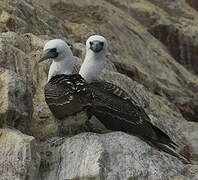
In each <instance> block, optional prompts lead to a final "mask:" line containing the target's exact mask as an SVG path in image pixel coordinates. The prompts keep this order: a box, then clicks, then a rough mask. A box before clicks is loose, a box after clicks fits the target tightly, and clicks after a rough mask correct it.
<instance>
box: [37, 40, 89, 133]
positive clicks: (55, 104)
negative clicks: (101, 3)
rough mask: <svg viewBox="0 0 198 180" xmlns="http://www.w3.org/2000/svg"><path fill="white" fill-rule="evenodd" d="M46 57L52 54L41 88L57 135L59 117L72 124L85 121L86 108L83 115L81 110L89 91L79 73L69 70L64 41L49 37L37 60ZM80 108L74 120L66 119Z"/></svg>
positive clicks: (70, 62)
mask: <svg viewBox="0 0 198 180" xmlns="http://www.w3.org/2000/svg"><path fill="white" fill-rule="evenodd" d="M49 58H52V59H53V62H52V64H51V66H50V69H49V73H48V82H47V84H46V85H45V88H44V94H45V101H46V103H47V104H48V106H49V108H50V110H51V112H52V114H53V115H54V116H55V118H56V119H57V120H58V122H59V128H58V135H61V134H62V124H63V121H68V124H69V125H72V124H74V126H76V127H78V125H80V124H83V123H84V122H85V121H86V118H87V117H86V112H85V115H84V114H83V112H84V111H83V110H84V107H85V105H87V104H88V103H89V101H88V100H89V99H90V98H89V95H90V93H88V90H87V89H86V88H85V84H86V83H85V81H84V79H83V78H82V77H81V76H80V75H79V74H72V71H73V68H74V62H75V59H74V57H73V54H72V52H71V49H70V47H69V46H68V45H67V43H66V42H65V41H63V40H61V39H53V40H50V41H48V42H47V43H46V44H45V46H44V55H43V56H42V57H41V59H40V61H39V62H42V61H44V60H47V59H49ZM81 112H82V114H81V115H80V116H79V118H76V119H77V120H76V121H75V122H69V121H72V118H71V119H69V117H71V116H73V115H77V114H79V113H81ZM80 118H82V119H83V120H80ZM78 119H79V120H78ZM73 121H74V120H73Z"/></svg>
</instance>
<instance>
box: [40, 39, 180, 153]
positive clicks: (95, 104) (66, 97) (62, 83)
mask: <svg viewBox="0 0 198 180" xmlns="http://www.w3.org/2000/svg"><path fill="white" fill-rule="evenodd" d="M106 50H107V41H106V39H105V38H104V37H102V36H91V37H90V38H89V39H88V40H87V42H86V57H85V60H84V62H83V64H82V66H81V69H80V72H79V74H72V71H73V66H74V57H73V55H72V52H71V50H70V48H69V46H68V45H67V44H66V43H65V42H64V41H62V40H60V39H54V40H51V41H48V42H47V43H46V45H45V47H44V55H43V57H41V59H40V62H42V61H44V60H46V59H49V58H53V62H52V64H51V66H50V70H49V74H48V83H47V84H46V85H45V89H44V92H45V99H46V102H47V104H48V106H49V108H50V110H51V112H52V113H53V115H54V116H55V117H56V118H57V119H59V120H62V119H64V118H66V117H69V116H72V115H74V114H76V113H79V112H82V111H84V110H86V111H87V114H88V116H90V115H95V116H96V117H97V118H98V119H99V120H100V121H101V122H102V123H103V124H104V125H105V126H106V128H108V129H110V130H113V131H123V132H126V133H129V134H133V135H135V136H138V137H140V138H141V139H143V140H144V141H146V142H148V143H149V144H151V145H155V146H156V147H158V148H160V149H161V150H163V151H165V152H168V153H170V154H172V155H174V156H176V157H179V156H178V155H177V154H176V153H175V152H174V151H173V150H171V149H170V148H172V149H175V148H176V146H177V145H176V144H175V143H174V142H173V141H172V140H171V139H170V138H169V136H168V135H166V134H165V133H164V132H162V131H161V130H160V129H159V128H157V127H155V126H154V125H152V124H151V123H150V119H149V117H148V116H147V114H146V113H145V112H144V109H143V108H141V107H139V106H138V105H137V104H136V103H135V102H134V101H133V100H132V99H131V97H130V96H129V95H128V94H127V93H126V92H125V91H124V90H122V89H121V88H120V87H118V86H115V85H114V84H111V83H108V82H105V81H102V80H101V78H100V73H101V71H102V69H103V68H104V64H105V55H106ZM59 127H60V126H59ZM59 131H60V128H59Z"/></svg>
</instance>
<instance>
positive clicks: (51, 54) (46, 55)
mask: <svg viewBox="0 0 198 180" xmlns="http://www.w3.org/2000/svg"><path fill="white" fill-rule="evenodd" d="M57 56H58V53H57V52H56V50H54V49H49V50H45V51H44V55H43V56H42V57H41V58H40V60H39V63H40V62H43V61H45V60H47V59H50V58H56V57H57Z"/></svg>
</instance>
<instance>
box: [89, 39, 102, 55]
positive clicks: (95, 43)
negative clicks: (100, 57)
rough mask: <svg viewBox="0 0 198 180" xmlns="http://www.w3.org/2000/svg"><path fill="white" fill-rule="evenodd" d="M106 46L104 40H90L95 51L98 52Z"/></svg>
mask: <svg viewBox="0 0 198 180" xmlns="http://www.w3.org/2000/svg"><path fill="white" fill-rule="evenodd" d="M103 46H104V42H102V41H90V49H91V50H92V51H93V52H95V53H98V52H100V51H101V50H102V49H103Z"/></svg>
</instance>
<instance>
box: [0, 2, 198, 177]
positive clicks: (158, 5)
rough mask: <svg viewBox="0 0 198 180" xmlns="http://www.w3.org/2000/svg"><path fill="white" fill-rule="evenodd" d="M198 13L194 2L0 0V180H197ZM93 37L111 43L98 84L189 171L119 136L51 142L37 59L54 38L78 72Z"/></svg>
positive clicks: (43, 72)
mask: <svg viewBox="0 0 198 180" xmlns="http://www.w3.org/2000/svg"><path fill="white" fill-rule="evenodd" d="M197 10H198V4H197V2H196V0H194V1H193V0H190V1H187V0H186V1H185V0H166V1H164V0H123V1H120V0H96V1H92V0H84V1H82V0H75V1H72V0H60V1H56V0H15V1H9V0H2V1H0V65H1V67H0V128H1V130H0V175H1V176H0V179H2V180H12V179H17V180H25V179H30V180H37V179H38V180H39V179H40V180H63V179H98V180H99V179H101V180H103V179H107V180H114V179H123V180H124V179H138V180H139V179H156V180H157V179H182V180H183V179H198V151H197V148H198V60H197V55H198V53H197V52H198V46H197V45H198V38H197V37H198V33H197V32H198V31H197V30H198V12H197ZM93 34H101V35H103V36H105V37H106V38H107V40H108V42H109V49H108V55H107V59H108V62H107V64H106V68H105V70H104V71H103V74H102V76H103V78H104V79H105V80H107V81H110V82H113V83H115V84H117V85H119V86H120V87H122V88H123V89H125V90H126V91H127V92H129V94H130V95H131V96H132V98H134V100H135V101H136V102H137V103H139V104H140V105H141V106H142V107H144V108H145V110H146V112H147V113H148V115H149V116H150V118H151V120H152V123H153V124H155V125H156V126H157V127H159V128H161V129H162V130H163V131H164V132H166V133H167V134H168V135H169V136H170V137H171V138H172V139H173V140H174V141H175V142H177V143H178V144H179V151H180V153H181V154H183V155H184V156H185V157H186V158H188V159H189V160H190V161H191V163H190V164H183V163H182V162H181V161H180V160H179V159H176V158H175V157H172V156H171V155H168V154H166V153H163V152H160V151H158V150H157V149H155V148H153V147H150V146H149V145H148V144H146V143H145V142H143V141H142V140H140V139H138V138H137V137H134V136H131V135H127V134H125V133H122V132H110V133H105V134H97V133H91V132H81V133H79V134H77V135H73V136H66V137H64V138H57V137H55V133H56V130H57V123H56V122H55V120H54V117H53V116H52V114H51V112H50V111H49V109H48V107H47V105H46V103H45V101H44V95H43V87H44V85H45V83H46V80H47V73H48V69H49V65H50V62H48V63H43V64H38V63H37V62H38V60H39V58H40V56H41V54H42V49H43V46H44V44H45V42H46V41H47V40H49V39H53V38H62V39H65V40H66V41H67V42H68V43H69V44H70V45H71V48H72V51H73V53H74V55H75V56H76V72H77V71H78V68H79V65H80V64H81V63H82V60H83V58H84V52H85V47H84V44H85V41H86V39H87V38H88V37H89V36H90V35H93ZM93 125H95V122H94V120H93Z"/></svg>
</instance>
